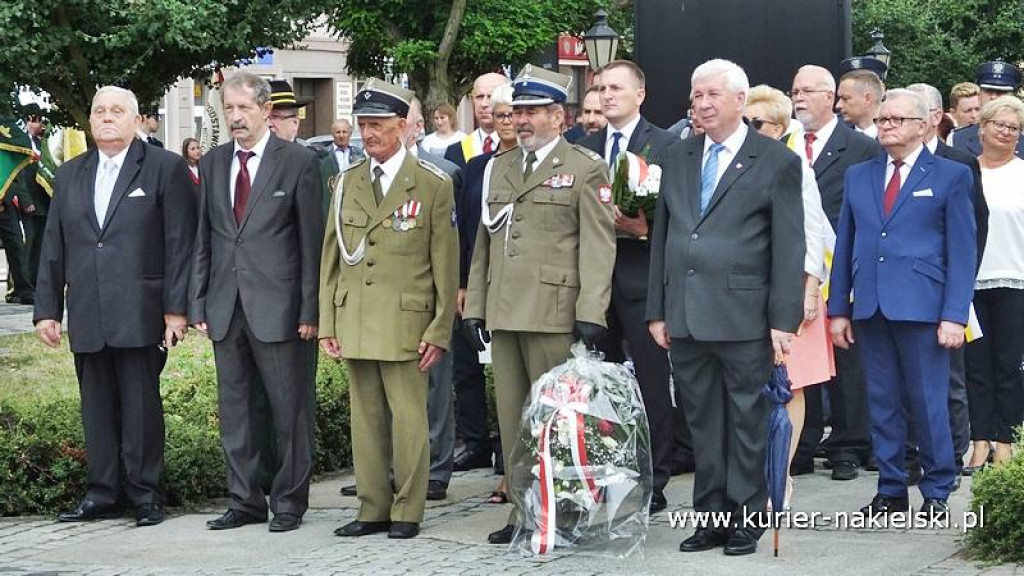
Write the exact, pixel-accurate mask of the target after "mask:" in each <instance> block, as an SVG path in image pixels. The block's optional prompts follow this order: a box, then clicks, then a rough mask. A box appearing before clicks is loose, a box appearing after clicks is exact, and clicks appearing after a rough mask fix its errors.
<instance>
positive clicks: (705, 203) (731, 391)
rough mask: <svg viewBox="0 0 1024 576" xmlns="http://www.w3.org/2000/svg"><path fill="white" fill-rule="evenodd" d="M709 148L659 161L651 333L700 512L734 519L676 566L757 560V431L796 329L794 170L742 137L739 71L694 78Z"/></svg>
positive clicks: (762, 502)
mask: <svg viewBox="0 0 1024 576" xmlns="http://www.w3.org/2000/svg"><path fill="white" fill-rule="evenodd" d="M691 86H692V87H693V88H692V92H691V98H692V101H693V107H694V114H695V115H696V116H697V117H698V118H699V119H700V122H701V125H702V126H703V127H704V130H705V136H703V137H697V138H690V139H688V140H684V141H682V142H680V143H679V144H676V145H675V146H672V147H671V148H669V149H668V151H667V152H666V153H665V158H664V162H663V164H662V166H663V167H664V172H663V175H662V181H661V194H660V195H659V198H658V212H657V216H656V218H655V222H654V227H653V234H654V236H653V237H652V238H651V265H650V282H649V284H648V297H647V319H648V321H649V329H650V332H651V335H652V336H653V337H654V339H655V341H656V342H657V343H658V344H659V345H660V346H661V347H663V348H665V349H668V350H669V351H670V352H669V353H670V357H671V361H672V369H673V376H674V378H675V381H676V382H679V383H680V387H681V392H682V394H681V395H682V401H683V409H684V410H685V413H686V419H687V420H688V421H689V423H690V429H691V431H692V432H693V448H694V459H695V460H696V467H697V469H696V475H695V477H694V485H693V507H694V510H696V511H697V512H710V513H732V514H733V526H732V527H731V529H729V530H724V529H722V528H720V527H717V526H714V527H713V526H706V527H699V528H698V529H697V531H696V533H695V534H694V535H693V536H691V537H689V538H687V539H686V540H684V541H683V542H682V544H680V546H679V549H680V550H681V551H683V552H697V551H701V550H709V549H711V548H715V547H717V546H722V545H724V546H725V553H726V554H727V555H741V554H751V553H753V552H754V551H756V550H757V539H758V538H759V537H760V535H761V532H763V530H761V529H759V528H758V527H756V526H748V525H746V524H745V523H744V521H743V520H741V519H740V517H741V516H744V515H746V514H748V513H751V514H752V513H761V512H763V511H764V510H765V506H766V504H767V499H768V496H767V491H766V487H765V484H764V450H765V429H766V426H767V418H768V414H769V411H770V406H769V404H768V401H767V400H766V399H765V398H764V397H763V396H761V387H762V386H763V385H764V383H765V381H766V380H767V379H768V377H769V376H770V374H771V371H772V357H773V348H774V357H775V359H776V360H780V359H781V358H782V357H783V356H784V354H786V353H788V351H789V347H790V345H791V342H792V338H793V333H794V332H796V329H797V328H798V327H799V326H800V322H801V319H802V318H803V306H802V288H801V286H802V283H803V260H804V230H803V225H804V221H803V216H804V214H803V203H802V198H801V166H800V159H799V158H797V157H796V156H794V155H793V153H792V152H790V151H789V150H788V149H787V148H786V147H785V146H784V145H782V144H781V143H780V142H778V141H775V140H772V139H771V138H767V137H765V136H762V135H760V134H758V133H757V132H756V131H754V130H751V129H748V128H747V126H746V125H745V124H744V123H743V120H742V118H743V108H744V105H745V102H746V98H747V93H748V92H749V90H750V87H749V83H748V80H747V75H746V74H745V73H744V72H743V69H742V68H740V67H739V66H737V65H736V64H733V63H732V62H729V61H726V60H710V61H708V62H705V63H704V64H701V65H700V66H698V67H697V69H696V70H694V72H693V78H692V82H691Z"/></svg>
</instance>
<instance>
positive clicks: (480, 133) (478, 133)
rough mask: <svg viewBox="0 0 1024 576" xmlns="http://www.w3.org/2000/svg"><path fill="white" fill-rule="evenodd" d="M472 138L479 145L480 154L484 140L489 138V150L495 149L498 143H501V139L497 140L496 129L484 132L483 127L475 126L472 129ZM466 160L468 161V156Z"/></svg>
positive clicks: (482, 150)
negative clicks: (474, 128)
mask: <svg viewBox="0 0 1024 576" xmlns="http://www.w3.org/2000/svg"><path fill="white" fill-rule="evenodd" d="M473 138H474V139H476V145H477V146H479V147H480V148H479V150H480V153H481V154H483V152H484V140H487V139H490V140H491V151H494V150H497V149H498V144H501V141H500V140H498V132H497V130H495V131H494V132H491V133H490V134H488V133H486V132H484V130H483V128H477V129H476V130H474V131H473ZM466 161H467V162H469V158H466Z"/></svg>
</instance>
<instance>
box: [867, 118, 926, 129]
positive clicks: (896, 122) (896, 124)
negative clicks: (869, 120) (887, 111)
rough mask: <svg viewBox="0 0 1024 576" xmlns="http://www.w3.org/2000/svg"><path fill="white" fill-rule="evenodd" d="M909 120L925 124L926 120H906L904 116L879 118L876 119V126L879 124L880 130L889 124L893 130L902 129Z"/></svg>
mask: <svg viewBox="0 0 1024 576" xmlns="http://www.w3.org/2000/svg"><path fill="white" fill-rule="evenodd" d="M907 120H917V121H919V122H924V118H904V117H903V116H881V117H879V118H875V124H877V125H878V127H879V128H881V127H884V126H885V125H886V124H889V125H890V126H892V127H893V128H900V127H902V126H903V123H904V122H906V121H907Z"/></svg>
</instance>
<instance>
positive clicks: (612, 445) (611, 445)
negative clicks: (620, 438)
mask: <svg viewBox="0 0 1024 576" xmlns="http://www.w3.org/2000/svg"><path fill="white" fill-rule="evenodd" d="M601 443H602V444H604V447H605V448H607V449H609V450H615V449H616V448H618V447H619V443H618V442H616V441H615V438H612V437H611V436H602V437H601Z"/></svg>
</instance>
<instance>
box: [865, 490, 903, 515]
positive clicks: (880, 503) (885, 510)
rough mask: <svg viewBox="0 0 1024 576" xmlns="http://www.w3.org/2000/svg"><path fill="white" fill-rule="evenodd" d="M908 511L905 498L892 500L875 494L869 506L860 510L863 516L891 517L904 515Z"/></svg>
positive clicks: (890, 497)
mask: <svg viewBox="0 0 1024 576" xmlns="http://www.w3.org/2000/svg"><path fill="white" fill-rule="evenodd" d="M909 510H910V501H909V500H907V499H906V498H893V497H892V496H886V495H885V494H875V497H874V498H872V499H871V504H868V505H867V506H865V507H863V508H861V509H860V513H861V514H863V515H865V516H871V517H874V516H880V515H884V516H891V515H893V514H896V513H904V514H906V513H907V512H908V511H909Z"/></svg>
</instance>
